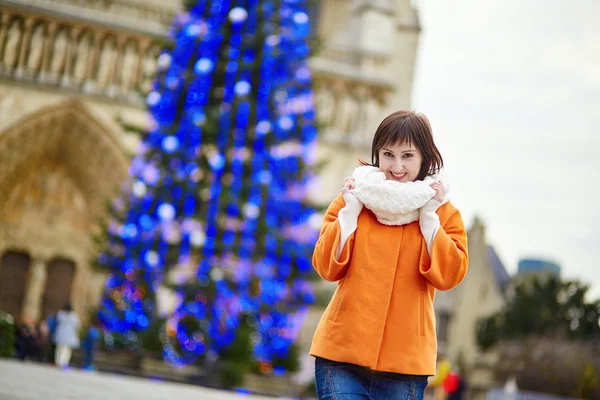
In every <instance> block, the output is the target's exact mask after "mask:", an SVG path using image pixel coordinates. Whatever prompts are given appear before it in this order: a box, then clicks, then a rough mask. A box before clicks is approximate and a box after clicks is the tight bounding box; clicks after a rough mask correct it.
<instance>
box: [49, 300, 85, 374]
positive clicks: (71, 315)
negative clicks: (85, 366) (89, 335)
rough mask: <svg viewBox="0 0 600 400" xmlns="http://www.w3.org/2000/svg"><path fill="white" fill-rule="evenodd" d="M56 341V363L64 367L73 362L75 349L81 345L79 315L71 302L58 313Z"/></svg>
mask: <svg viewBox="0 0 600 400" xmlns="http://www.w3.org/2000/svg"><path fill="white" fill-rule="evenodd" d="M54 343H56V353H55V356H54V358H55V361H56V365H57V366H58V367H59V368H61V369H64V368H66V367H68V366H69V363H70V362H71V354H72V352H73V349H75V348H78V347H79V317H78V316H77V314H76V313H75V311H73V308H72V307H71V304H70V303H67V304H65V306H64V307H63V308H62V310H60V311H59V312H58V314H57V315H56V331H55V332H54Z"/></svg>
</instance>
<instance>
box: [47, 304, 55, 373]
mask: <svg viewBox="0 0 600 400" xmlns="http://www.w3.org/2000/svg"><path fill="white" fill-rule="evenodd" d="M46 326H47V327H48V337H49V340H48V342H49V343H48V362H49V363H50V364H52V365H54V364H55V363H56V362H55V360H54V354H55V353H56V343H54V332H55V331H56V313H53V314H50V315H48V318H46Z"/></svg>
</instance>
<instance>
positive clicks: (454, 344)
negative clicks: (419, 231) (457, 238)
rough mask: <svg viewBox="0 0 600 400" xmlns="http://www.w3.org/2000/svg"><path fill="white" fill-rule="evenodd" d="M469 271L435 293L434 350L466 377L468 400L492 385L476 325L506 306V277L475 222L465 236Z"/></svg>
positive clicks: (480, 223) (478, 224) (497, 258)
mask: <svg viewBox="0 0 600 400" xmlns="http://www.w3.org/2000/svg"><path fill="white" fill-rule="evenodd" d="M467 235H468V246H469V271H468V272H467V276H466V277H465V279H464V280H463V282H462V283H461V284H460V285H459V286H458V287H456V288H454V289H452V290H450V291H447V292H440V291H438V292H437V293H436V298H435V304H434V308H435V314H436V324H437V327H436V328H437V335H438V349H439V351H440V352H442V353H444V354H445V355H446V356H447V357H449V359H450V360H451V362H452V363H453V364H454V366H457V364H461V367H463V368H464V369H465V370H464V371H463V373H466V374H467V378H468V381H469V388H470V396H472V398H481V396H483V394H484V393H486V392H487V390H488V388H489V387H490V386H491V385H493V383H494V382H493V374H492V368H491V367H492V366H491V365H489V363H487V362H484V360H483V356H484V354H482V353H481V352H480V351H479V349H478V346H477V322H478V321H479V319H480V318H483V317H487V316H489V315H491V314H493V313H495V312H498V311H499V310H501V309H502V308H503V307H504V304H505V302H506V298H505V291H506V288H507V286H508V284H509V281H510V277H509V275H508V273H507V272H506V269H505V268H504V265H503V264H502V262H501V261H500V258H499V257H498V255H497V254H496V251H495V250H494V248H493V247H492V246H490V245H489V244H488V243H487V241H486V238H485V227H484V225H483V223H482V222H481V220H479V219H478V218H475V220H474V222H473V224H472V226H471V228H470V229H469V230H468V232H467Z"/></svg>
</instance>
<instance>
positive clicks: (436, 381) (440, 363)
mask: <svg viewBox="0 0 600 400" xmlns="http://www.w3.org/2000/svg"><path fill="white" fill-rule="evenodd" d="M450 371H452V363H450V360H449V359H448V357H446V355H445V354H444V353H443V352H441V351H440V352H439V353H438V359H437V363H436V374H435V375H434V376H432V377H431V378H430V379H429V385H428V386H427V391H428V394H431V396H428V397H430V398H433V399H435V400H442V399H445V398H446V392H445V391H444V388H443V384H444V381H445V380H446V378H447V377H448V375H449V374H450Z"/></svg>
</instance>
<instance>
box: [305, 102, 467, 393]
mask: <svg viewBox="0 0 600 400" xmlns="http://www.w3.org/2000/svg"><path fill="white" fill-rule="evenodd" d="M371 157H372V162H371V164H370V165H369V164H366V163H362V164H363V166H362V167H359V168H357V169H356V170H355V172H354V175H353V177H352V178H347V179H346V180H345V181H344V186H343V188H342V194H341V195H340V196H338V197H337V198H336V199H335V200H334V201H333V202H332V203H331V205H330V206H329V208H328V210H327V213H326V215H325V218H324V221H323V226H322V229H321V234H320V237H319V240H318V242H317V245H316V247H315V251H314V255H313V265H314V267H315V269H316V271H317V272H318V273H319V275H320V276H321V277H322V278H323V279H326V280H328V281H332V282H333V281H337V282H338V287H337V289H336V292H335V294H334V296H333V298H332V301H331V302H330V304H329V306H328V307H327V309H326V310H325V313H324V314H323V317H322V319H321V321H320V323H319V326H318V327H317V330H316V332H315V336H314V339H313V343H312V348H311V354H312V355H313V356H315V357H316V362H315V376H316V386H317V394H318V396H319V398H320V399H373V400H378V399H386V400H390V399H422V398H423V393H424V390H425V387H426V386H427V377H428V376H431V375H434V374H435V363H436V351H437V343H436V333H435V316H434V311H433V300H434V297H435V292H436V290H449V289H452V288H453V287H455V286H456V285H458V284H459V283H460V282H461V281H462V279H463V278H464V276H465V274H466V272H467V264H468V256H467V236H466V232H465V228H464V224H463V221H462V217H461V215H460V213H459V211H458V210H457V209H456V208H455V207H454V206H453V205H452V204H450V203H449V202H448V195H447V192H448V190H447V184H445V181H444V179H443V178H442V177H441V176H439V175H436V174H438V173H439V172H440V170H441V168H442V167H443V161H442V157H441V155H440V152H439V150H438V149H437V147H436V146H435V143H434V141H433V136H432V133H431V126H430V124H429V121H428V120H427V118H426V117H425V116H424V115H421V114H416V113H413V112H409V111H398V112H395V113H393V114H391V115H390V116H388V117H387V118H386V119H385V120H384V121H383V122H382V123H381V124H380V125H379V128H378V129H377V131H376V133H375V136H374V138H373V145H372V151H371Z"/></svg>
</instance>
